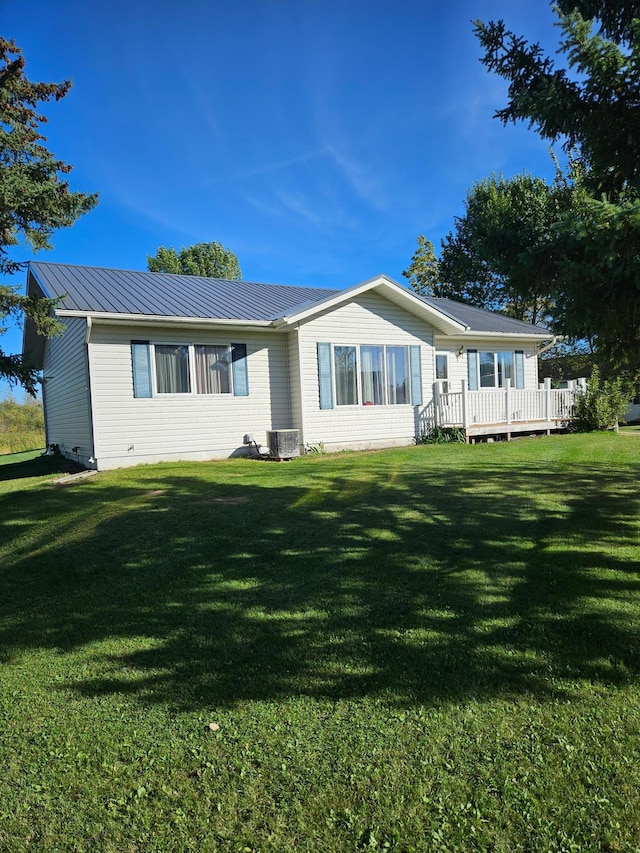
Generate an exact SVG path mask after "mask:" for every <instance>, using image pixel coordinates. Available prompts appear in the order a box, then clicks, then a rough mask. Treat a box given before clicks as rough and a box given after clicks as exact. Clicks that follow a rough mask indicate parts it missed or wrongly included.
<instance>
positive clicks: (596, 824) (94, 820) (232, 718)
mask: <svg viewBox="0 0 640 853" xmlns="http://www.w3.org/2000/svg"><path fill="white" fill-rule="evenodd" d="M2 461H3V462H5V463H6V464H4V465H1V466H0V501H1V513H0V518H1V519H2V524H1V527H0V591H1V592H0V643H1V657H0V767H1V768H2V772H1V773H0V849H2V850H8V851H21V850H38V851H41V850H45V851H46V850H55V851H60V850H65V851H66V850H74V851H98V850H99V851H118V853H120V851H145V853H146V851H174V850H175V851H182V850H184V851H187V850H189V851H209V850H211V851H244V853H248V851H278V853H286V851H294V850H295V851H314V853H315V851H327V853H332V851H336V853H338V851H339V853H344V851H375V850H391V851H404V853H408V852H409V851H505V853H506V851H509V853H512V851H523V853H524V851H527V853H532V851H545V853H546V851H634V850H640V683H639V674H640V576H639V569H640V565H639V563H638V559H639V556H640V549H639V547H638V546H639V533H640V513H639V508H640V507H639V492H638V481H639V475H640V437H638V436H633V435H629V436H623V435H621V434H620V435H615V434H605V435H595V436H593V435H589V436H584V435H583V436H564V437H551V438H542V439H536V440H522V441H517V442H512V443H510V444H494V445H485V446H476V447H466V446H442V447H438V446H431V447H416V448H406V449H400V450H390V451H384V452H376V453H363V454H356V453H353V454H339V455H335V456H316V457H313V458H311V457H307V458H305V459H301V460H298V461H293V462H291V463H287V464H278V465H276V464H265V463H259V462H249V461H246V460H238V461H230V462H222V463H212V464H199V465H192V464H172V465H169V464H165V465H157V466H149V467H140V468H137V469H129V470H123V471H116V472H112V473H105V474H99V475H98V476H97V477H94V478H91V479H89V480H87V481H85V482H83V483H82V484H78V485H74V486H69V487H54V486H52V485H51V480H52V477H53V475H54V473H55V466H56V462H55V460H52V459H33V458H30V457H29V455H27V456H26V457H21V458H19V459H17V460H11V459H7V458H5V459H4V460H2ZM211 723H213V724H215V725H214V726H213V728H210V724H211Z"/></svg>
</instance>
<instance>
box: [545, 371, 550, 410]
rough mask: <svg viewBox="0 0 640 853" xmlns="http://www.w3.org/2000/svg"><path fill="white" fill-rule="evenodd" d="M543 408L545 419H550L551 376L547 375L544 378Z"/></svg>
mask: <svg viewBox="0 0 640 853" xmlns="http://www.w3.org/2000/svg"><path fill="white" fill-rule="evenodd" d="M544 408H545V420H547V421H550V420H551V378H550V377H549V376H547V378H546V379H545V380H544Z"/></svg>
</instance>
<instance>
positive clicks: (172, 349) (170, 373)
mask: <svg viewBox="0 0 640 853" xmlns="http://www.w3.org/2000/svg"><path fill="white" fill-rule="evenodd" d="M155 351H156V387H157V391H158V394H188V393H189V392H190V391H191V383H190V381H189V347H187V346H173V345H170V346H167V345H165V344H159V345H156V347H155Z"/></svg>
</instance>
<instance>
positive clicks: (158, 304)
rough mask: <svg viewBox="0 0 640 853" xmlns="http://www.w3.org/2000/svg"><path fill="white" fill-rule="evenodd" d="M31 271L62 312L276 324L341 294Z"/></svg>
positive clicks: (55, 269) (186, 278)
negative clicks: (304, 307)
mask: <svg viewBox="0 0 640 853" xmlns="http://www.w3.org/2000/svg"><path fill="white" fill-rule="evenodd" d="M30 269H31V272H32V273H33V274H34V276H35V278H36V280H37V281H38V282H39V283H40V285H41V286H42V287H43V288H44V290H45V291H46V293H47V294H48V295H49V296H51V297H62V302H61V304H60V307H61V308H64V309H67V310H71V311H74V310H75V311H87V312H100V313H109V314H110V313H118V314H141V315H147V316H154V315H158V316H163V317H202V318H206V319H215V320H249V321H251V320H267V321H268V320H273V319H277V318H278V317H281V316H282V315H283V314H285V313H286V312H287V311H290V309H291V308H292V307H294V306H298V305H300V304H302V303H313V302H318V301H320V300H321V299H326V298H327V297H329V296H332V295H334V294H335V293H338V291H336V290H329V289H326V288H318V287H288V286H285V285H279V284H258V283H256V282H250V281H226V280H224V279H217V278H204V277H200V276H190V275H172V274H169V273H152V272H135V271H129V270H111V269H104V268H99V267H84V266H74V265H71V264H52V263H46V262H40V261H33V262H32V263H31V264H30Z"/></svg>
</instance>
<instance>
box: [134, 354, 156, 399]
mask: <svg viewBox="0 0 640 853" xmlns="http://www.w3.org/2000/svg"><path fill="white" fill-rule="evenodd" d="M131 369H132V372H133V396H134V397H151V355H150V353H149V341H131Z"/></svg>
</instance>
